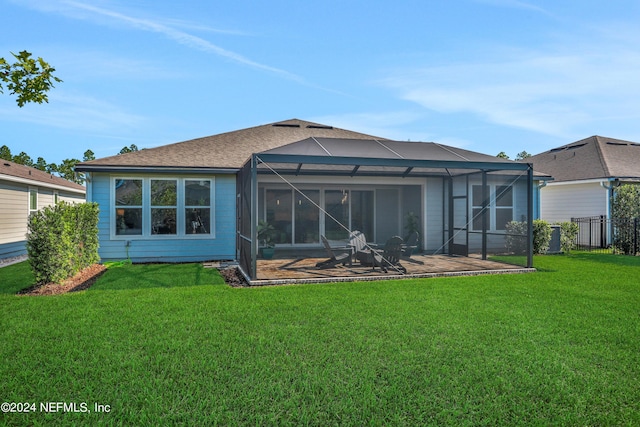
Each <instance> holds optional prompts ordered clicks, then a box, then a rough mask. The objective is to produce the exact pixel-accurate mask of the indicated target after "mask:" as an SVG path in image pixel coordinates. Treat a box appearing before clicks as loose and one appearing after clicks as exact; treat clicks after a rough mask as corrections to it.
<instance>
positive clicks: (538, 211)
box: [533, 180, 547, 219]
mask: <svg viewBox="0 0 640 427" xmlns="http://www.w3.org/2000/svg"><path fill="white" fill-rule="evenodd" d="M546 186H547V181H544V180H541V181H538V185H536V188H535V194H534V195H533V197H534V201H533V205H534V211H533V219H541V218H542V208H541V206H542V196H541V195H540V190H542V189H543V188H544V187H546Z"/></svg>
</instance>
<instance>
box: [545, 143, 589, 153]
mask: <svg viewBox="0 0 640 427" xmlns="http://www.w3.org/2000/svg"><path fill="white" fill-rule="evenodd" d="M585 145H587V143H586V142H585V143H583V144H575V145H568V146H564V147H560V148H554V149H553V150H550V151H549V152H550V153H557V152H558V151H566V150H575V149H576V148H580V147H584V146H585Z"/></svg>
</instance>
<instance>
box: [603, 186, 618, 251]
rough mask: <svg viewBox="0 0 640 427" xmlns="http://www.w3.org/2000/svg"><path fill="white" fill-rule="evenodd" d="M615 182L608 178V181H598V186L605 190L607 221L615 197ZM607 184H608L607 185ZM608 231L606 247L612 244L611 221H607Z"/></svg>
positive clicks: (609, 217)
mask: <svg viewBox="0 0 640 427" xmlns="http://www.w3.org/2000/svg"><path fill="white" fill-rule="evenodd" d="M616 181H617V180H616V179H615V178H609V179H608V181H600V186H601V187H602V188H604V189H605V190H607V219H611V212H612V209H611V208H612V205H613V197H614V196H615V192H614V190H615V188H616V187H617V182H616ZM607 182H609V183H610V184H609V185H607ZM608 223H609V227H608V228H609V229H608V230H607V245H610V244H612V243H613V242H612V240H611V236H613V221H608Z"/></svg>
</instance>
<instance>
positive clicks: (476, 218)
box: [471, 185, 491, 230]
mask: <svg viewBox="0 0 640 427" xmlns="http://www.w3.org/2000/svg"><path fill="white" fill-rule="evenodd" d="M471 205H472V208H471V215H472V229H473V230H482V221H483V216H485V215H486V216H487V227H488V228H491V209H490V207H489V206H488V203H487V209H486V210H484V211H483V207H484V205H485V200H484V192H483V187H482V185H473V186H472V187H471Z"/></svg>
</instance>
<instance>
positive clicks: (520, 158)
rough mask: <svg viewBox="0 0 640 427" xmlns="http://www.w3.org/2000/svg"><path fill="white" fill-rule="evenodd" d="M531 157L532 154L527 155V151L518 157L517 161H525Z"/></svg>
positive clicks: (520, 153)
mask: <svg viewBox="0 0 640 427" xmlns="http://www.w3.org/2000/svg"><path fill="white" fill-rule="evenodd" d="M529 157H531V154H529V153H527V152H526V151H521V152H519V153H518V155H517V156H516V160H524V159H528V158H529Z"/></svg>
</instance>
